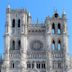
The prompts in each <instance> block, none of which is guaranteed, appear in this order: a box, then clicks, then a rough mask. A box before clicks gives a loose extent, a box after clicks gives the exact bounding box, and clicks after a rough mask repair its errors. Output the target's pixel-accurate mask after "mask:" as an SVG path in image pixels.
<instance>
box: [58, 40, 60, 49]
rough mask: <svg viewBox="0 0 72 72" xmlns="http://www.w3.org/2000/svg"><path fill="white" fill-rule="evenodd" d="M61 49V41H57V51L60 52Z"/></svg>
mask: <svg viewBox="0 0 72 72" xmlns="http://www.w3.org/2000/svg"><path fill="white" fill-rule="evenodd" d="M60 49H61V41H60V40H59V41H58V50H60Z"/></svg>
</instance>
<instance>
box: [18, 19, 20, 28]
mask: <svg viewBox="0 0 72 72" xmlns="http://www.w3.org/2000/svg"><path fill="white" fill-rule="evenodd" d="M18 27H20V19H18Z"/></svg>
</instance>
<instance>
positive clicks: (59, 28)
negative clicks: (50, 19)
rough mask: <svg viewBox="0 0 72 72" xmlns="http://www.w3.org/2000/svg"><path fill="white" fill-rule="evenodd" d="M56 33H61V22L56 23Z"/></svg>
mask: <svg viewBox="0 0 72 72" xmlns="http://www.w3.org/2000/svg"><path fill="white" fill-rule="evenodd" d="M58 34H61V24H60V23H58Z"/></svg>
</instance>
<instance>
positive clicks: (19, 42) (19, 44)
mask: <svg viewBox="0 0 72 72" xmlns="http://www.w3.org/2000/svg"><path fill="white" fill-rule="evenodd" d="M20 47H21V41H20V40H19V41H18V49H20Z"/></svg>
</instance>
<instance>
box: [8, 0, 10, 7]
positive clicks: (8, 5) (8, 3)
mask: <svg viewBox="0 0 72 72" xmlns="http://www.w3.org/2000/svg"><path fill="white" fill-rule="evenodd" d="M7 8H10V0H8V5H7Z"/></svg>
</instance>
